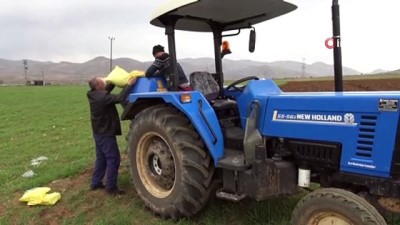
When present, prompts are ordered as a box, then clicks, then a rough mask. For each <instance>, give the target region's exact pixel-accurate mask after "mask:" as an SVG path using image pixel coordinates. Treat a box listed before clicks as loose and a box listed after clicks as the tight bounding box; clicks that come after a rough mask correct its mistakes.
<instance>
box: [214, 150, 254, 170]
mask: <svg viewBox="0 0 400 225" xmlns="http://www.w3.org/2000/svg"><path fill="white" fill-rule="evenodd" d="M218 167H219V168H223V169H228V170H233V171H244V170H247V169H248V168H249V166H248V165H246V162H245V160H244V153H243V152H242V151H236V150H228V149H225V155H224V157H222V158H221V159H220V160H218Z"/></svg>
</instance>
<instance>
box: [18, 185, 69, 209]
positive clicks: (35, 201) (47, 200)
mask: <svg viewBox="0 0 400 225" xmlns="http://www.w3.org/2000/svg"><path fill="white" fill-rule="evenodd" d="M50 190H51V189H50V188H49V187H37V188H32V189H30V190H27V191H25V193H24V194H23V195H22V197H21V198H20V199H19V201H21V202H28V205H54V204H56V203H57V201H58V200H60V198H61V194H60V193H58V192H54V193H51V194H47V193H48V192H49V191H50Z"/></svg>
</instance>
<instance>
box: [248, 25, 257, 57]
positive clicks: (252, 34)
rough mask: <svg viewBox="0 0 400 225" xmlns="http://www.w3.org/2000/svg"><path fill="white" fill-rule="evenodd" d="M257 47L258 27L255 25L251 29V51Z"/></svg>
mask: <svg viewBox="0 0 400 225" xmlns="http://www.w3.org/2000/svg"><path fill="white" fill-rule="evenodd" d="M255 48H256V29H255V28H254V27H253V29H252V30H251V31H250V38H249V52H254V49H255Z"/></svg>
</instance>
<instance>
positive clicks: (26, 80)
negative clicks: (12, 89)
mask: <svg viewBox="0 0 400 225" xmlns="http://www.w3.org/2000/svg"><path fill="white" fill-rule="evenodd" d="M22 63H23V64H24V72H25V84H26V83H27V82H28V60H27V59H23V60H22Z"/></svg>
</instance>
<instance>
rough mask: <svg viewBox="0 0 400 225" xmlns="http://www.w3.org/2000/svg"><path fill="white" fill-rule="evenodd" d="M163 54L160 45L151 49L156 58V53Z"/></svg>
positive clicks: (162, 48)
mask: <svg viewBox="0 0 400 225" xmlns="http://www.w3.org/2000/svg"><path fill="white" fill-rule="evenodd" d="M159 52H164V47H163V46H161V45H156V46H154V47H153V56H156V54H157V53H159Z"/></svg>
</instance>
